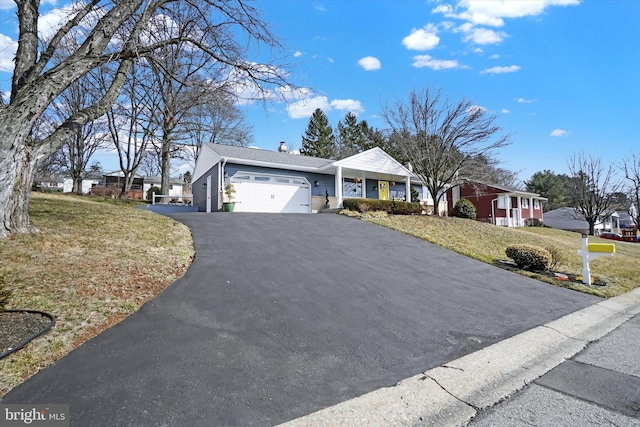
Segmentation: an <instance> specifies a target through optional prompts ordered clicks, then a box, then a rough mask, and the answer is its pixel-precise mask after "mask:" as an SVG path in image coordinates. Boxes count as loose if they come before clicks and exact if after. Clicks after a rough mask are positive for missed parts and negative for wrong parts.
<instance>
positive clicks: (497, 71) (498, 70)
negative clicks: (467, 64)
mask: <svg viewBox="0 0 640 427" xmlns="http://www.w3.org/2000/svg"><path fill="white" fill-rule="evenodd" d="M518 70H520V66H518V65H511V66H509V67H491V68H487V69H486V70H482V71H480V74H504V73H515V72H516V71H518Z"/></svg>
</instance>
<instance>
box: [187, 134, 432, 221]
mask: <svg viewBox="0 0 640 427" xmlns="http://www.w3.org/2000/svg"><path fill="white" fill-rule="evenodd" d="M228 183H232V184H233V186H234V189H235V194H234V199H233V201H234V202H236V206H235V212H297V213H312V212H317V211H319V210H320V209H322V208H323V205H324V204H325V194H328V195H329V204H330V207H331V208H340V207H342V201H343V200H344V199H345V198H370V199H382V200H391V199H397V200H404V199H405V196H406V195H407V193H408V195H409V198H411V193H410V192H407V188H408V186H409V185H410V186H411V187H412V188H413V189H415V190H416V191H417V192H418V194H419V198H420V200H422V195H423V194H428V193H427V192H426V191H423V188H422V184H421V183H420V181H419V179H418V177H417V176H416V175H415V174H413V173H412V172H411V171H409V170H408V169H407V168H405V167H404V166H403V165H401V164H400V163H398V162H397V161H396V160H395V159H394V158H393V157H391V156H390V155H389V154H387V153H385V152H384V151H383V150H382V149H380V148H378V147H376V148H372V149H370V150H367V151H364V152H362V153H358V154H356V155H353V156H351V157H347V158H345V159H342V160H329V159H321V158H317V157H308V156H301V155H297V154H292V153H287V152H286V151H284V150H283V148H282V144H281V147H280V148H279V151H277V152H276V151H269V150H261V149H256V148H246V147H235V146H230V145H221V144H211V143H207V144H203V146H202V149H201V150H200V154H199V156H198V159H197V161H196V167H195V170H194V173H193V181H192V186H191V189H192V192H193V204H194V205H196V206H198V207H199V209H200V211H201V212H213V211H218V210H220V209H221V207H222V203H223V201H224V200H223V196H224V193H223V191H224V187H225V185H226V184H228ZM427 204H428V201H427ZM432 204H433V203H432Z"/></svg>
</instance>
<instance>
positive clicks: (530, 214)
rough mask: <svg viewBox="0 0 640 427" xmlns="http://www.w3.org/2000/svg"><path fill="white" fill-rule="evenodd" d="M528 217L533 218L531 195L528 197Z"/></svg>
mask: <svg viewBox="0 0 640 427" xmlns="http://www.w3.org/2000/svg"><path fill="white" fill-rule="evenodd" d="M529 218H531V219H533V197H529Z"/></svg>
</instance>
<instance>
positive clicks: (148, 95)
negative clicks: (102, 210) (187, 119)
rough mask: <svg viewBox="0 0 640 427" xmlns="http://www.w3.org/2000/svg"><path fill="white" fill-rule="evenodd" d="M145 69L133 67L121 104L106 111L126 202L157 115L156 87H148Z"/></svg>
mask: <svg viewBox="0 0 640 427" xmlns="http://www.w3.org/2000/svg"><path fill="white" fill-rule="evenodd" d="M144 71H148V69H147V68H146V67H144V66H143V67H138V66H133V67H132V68H131V70H130V72H129V78H128V79H127V83H126V84H125V86H124V89H123V91H122V94H121V95H120V97H119V98H118V100H117V101H116V102H115V103H114V104H113V105H112V106H111V107H110V108H109V111H107V114H106V116H107V121H108V125H109V134H110V136H111V140H112V142H113V145H114V147H115V148H116V150H117V152H118V160H119V164H120V170H121V171H122V174H123V185H122V188H121V192H120V198H127V197H128V195H129V191H130V190H131V187H132V185H133V180H134V178H135V176H136V172H137V170H138V167H139V166H140V164H141V163H142V161H143V159H144V158H145V156H147V155H148V153H149V152H148V151H147V147H148V145H149V139H150V138H151V136H152V134H153V132H152V131H150V129H149V126H151V125H152V124H153V122H152V121H150V117H151V116H152V115H153V114H154V109H153V108H152V107H151V106H152V105H154V95H155V94H156V92H155V91H154V89H153V86H149V85H148V82H149V79H150V77H151V76H150V75H149V74H145V73H144Z"/></svg>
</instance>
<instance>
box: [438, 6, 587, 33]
mask: <svg viewBox="0 0 640 427" xmlns="http://www.w3.org/2000/svg"><path fill="white" fill-rule="evenodd" d="M577 4H580V0H526V1H525V0H522V1H513V0H496V1H486V0H460V1H459V2H458V4H457V5H456V7H455V9H454V8H453V7H451V6H448V5H447V6H438V7H436V8H435V9H433V10H432V13H442V14H443V15H444V16H446V17H448V18H456V19H462V20H465V21H468V22H472V23H473V24H476V25H488V26H491V27H502V26H503V25H504V19H505V18H507V19H514V18H523V17H526V16H537V15H540V14H542V13H544V11H545V9H547V8H548V7H551V6H574V5H577Z"/></svg>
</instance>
